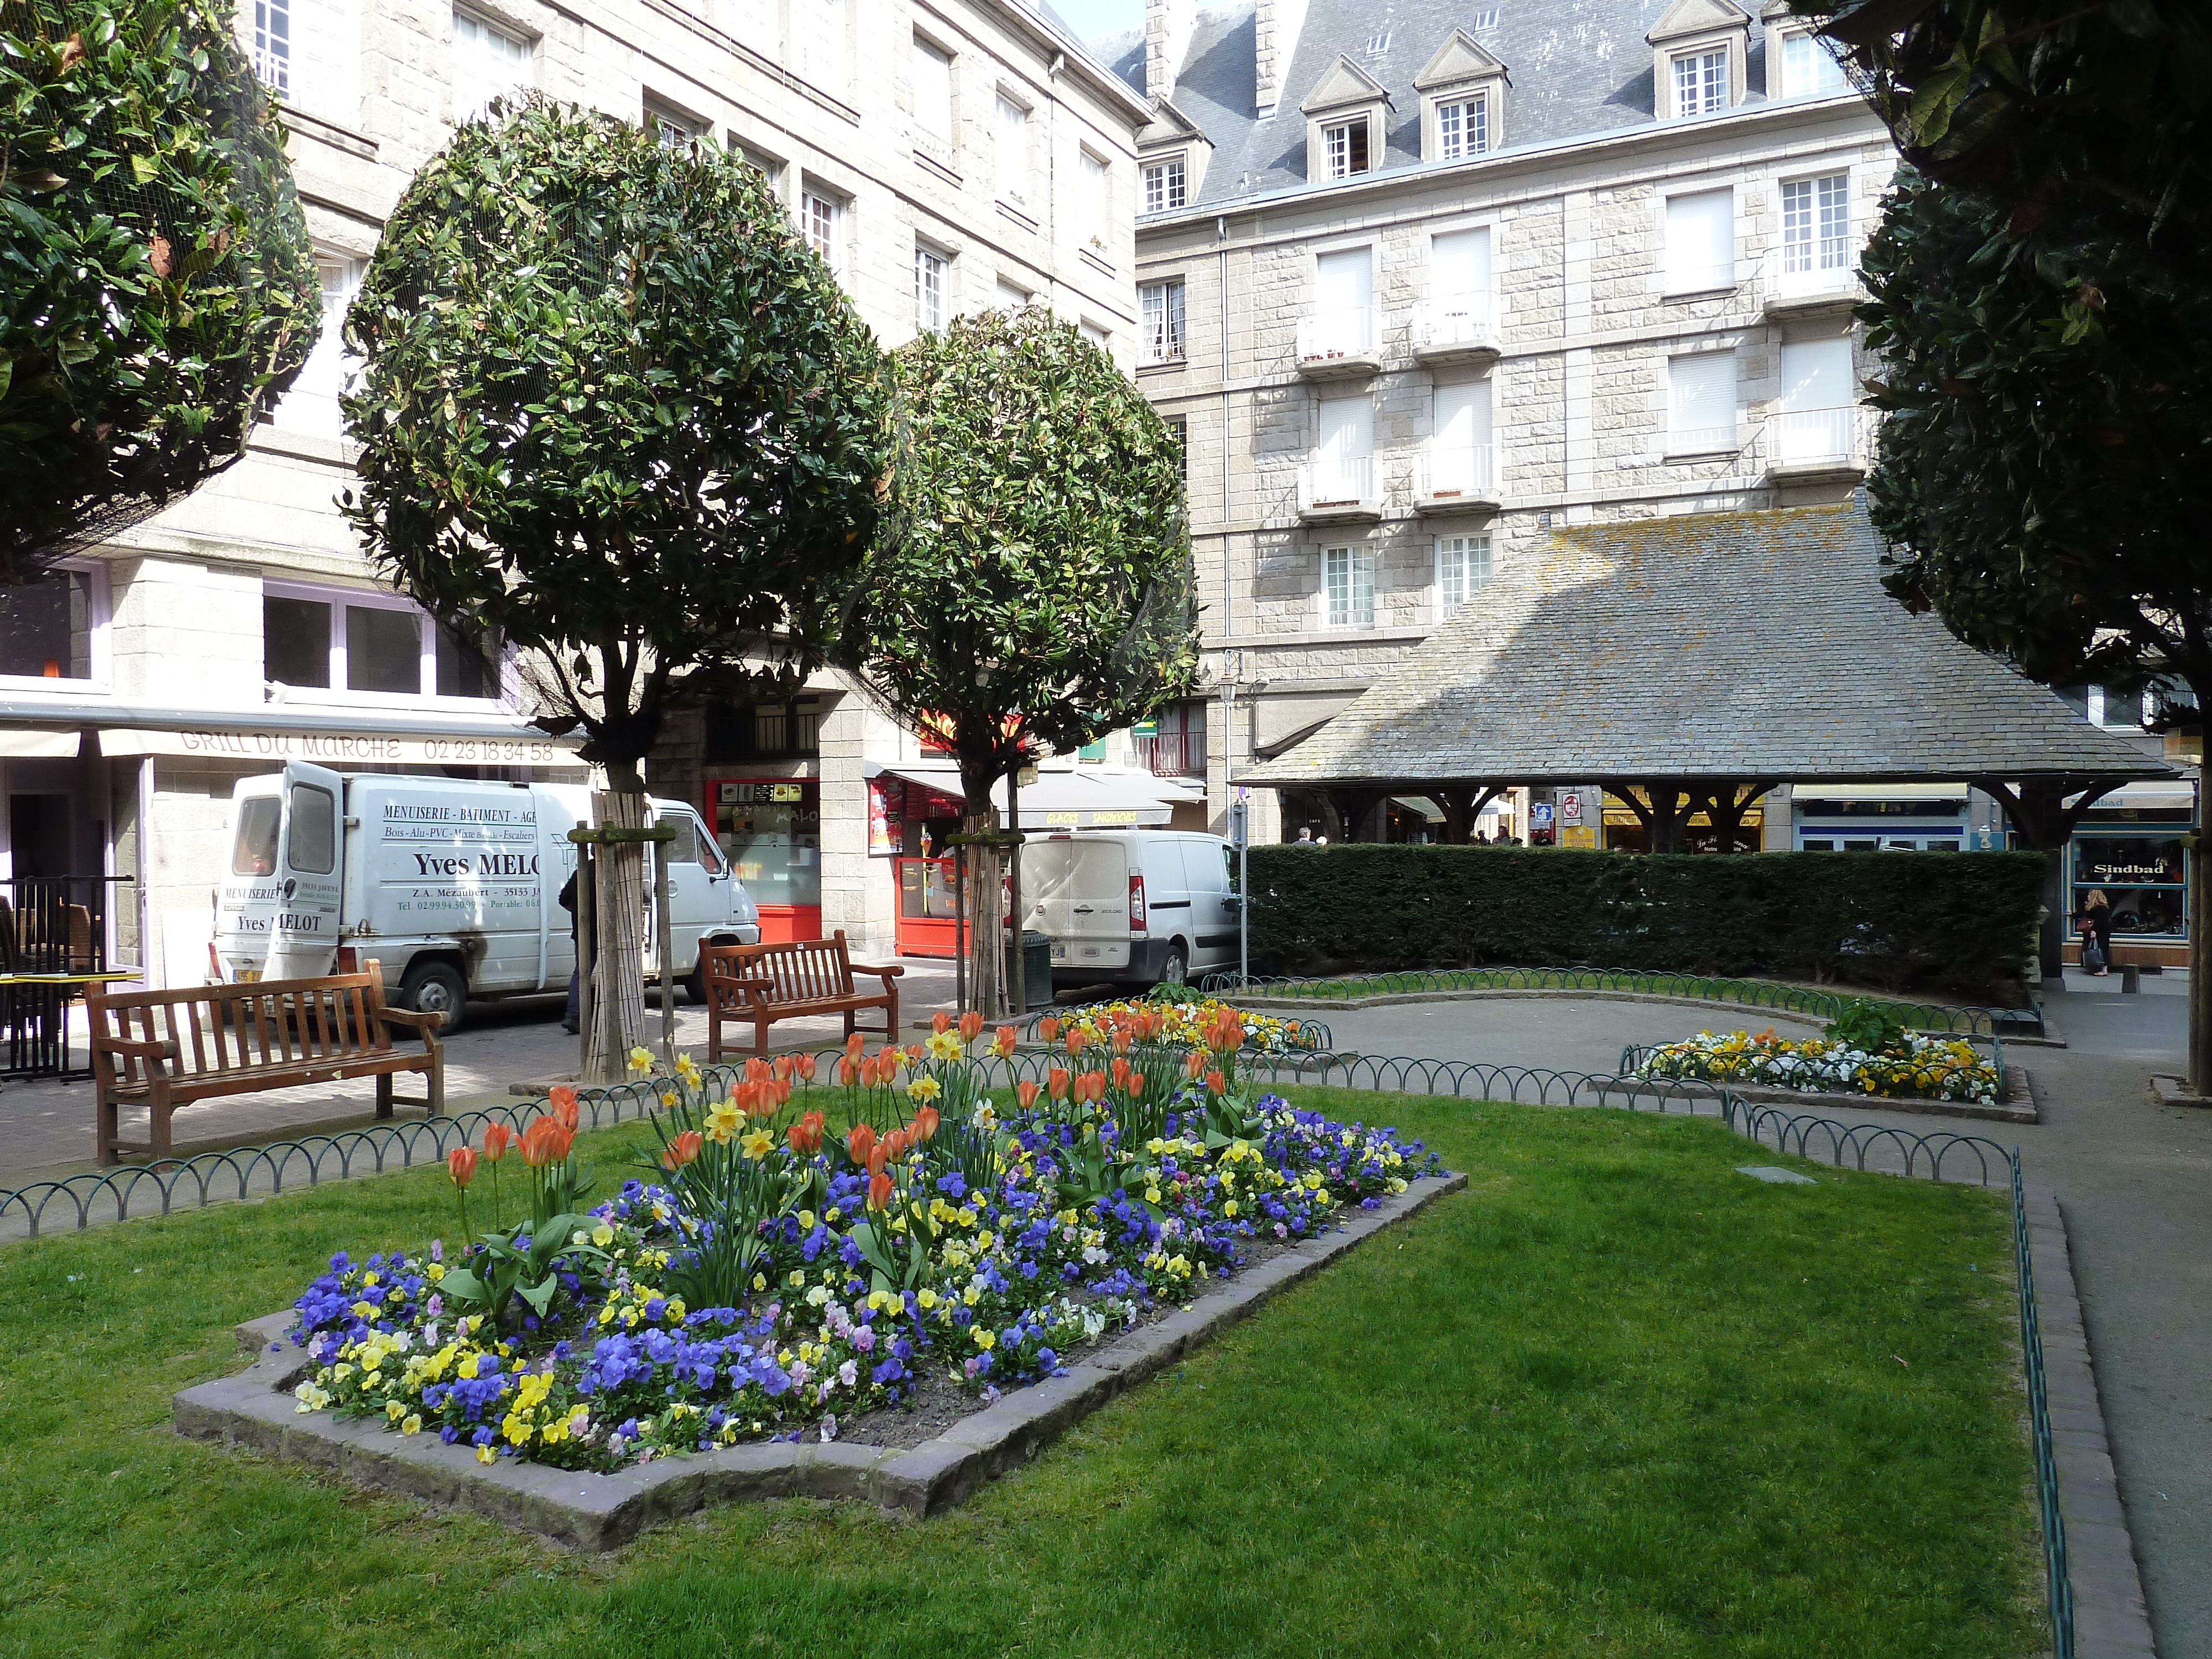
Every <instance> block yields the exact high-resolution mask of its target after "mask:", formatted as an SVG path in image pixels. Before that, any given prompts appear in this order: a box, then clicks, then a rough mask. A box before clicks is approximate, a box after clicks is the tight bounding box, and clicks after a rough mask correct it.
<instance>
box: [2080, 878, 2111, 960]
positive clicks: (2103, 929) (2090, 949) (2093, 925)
mask: <svg viewBox="0 0 2212 1659" xmlns="http://www.w3.org/2000/svg"><path fill="white" fill-rule="evenodd" d="M2075 920H2076V921H2078V922H2079V923H2080V925H2081V966H2082V967H2083V969H2086V970H2087V972H2088V973H2089V974H2090V975H2092V976H2093V977H2095V978H2097V979H2102V978H2104V977H2105V976H2106V974H2108V973H2110V972H2111V971H2112V900H2111V899H2109V898H2107V897H2106V896H2105V890H2104V889H2103V888H2101V887H2093V888H2091V889H2090V890H2089V896H2088V897H2087V898H2086V899H2084V900H2083V901H2082V902H2081V915H2079V916H2078V917H2076V918H2075Z"/></svg>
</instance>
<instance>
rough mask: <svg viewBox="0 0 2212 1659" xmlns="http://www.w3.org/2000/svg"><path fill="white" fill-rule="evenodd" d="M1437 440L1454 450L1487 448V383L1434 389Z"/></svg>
mask: <svg viewBox="0 0 2212 1659" xmlns="http://www.w3.org/2000/svg"><path fill="white" fill-rule="evenodd" d="M1436 430H1437V444H1438V445H1439V446H1441V447H1446V448H1449V449H1451V450H1454V451H1465V450H1468V449H1480V448H1486V447H1488V446H1489V443H1490V382H1489V381H1487V380H1477V381H1474V383H1472V384H1471V385H1468V386H1438V387H1437V428H1436Z"/></svg>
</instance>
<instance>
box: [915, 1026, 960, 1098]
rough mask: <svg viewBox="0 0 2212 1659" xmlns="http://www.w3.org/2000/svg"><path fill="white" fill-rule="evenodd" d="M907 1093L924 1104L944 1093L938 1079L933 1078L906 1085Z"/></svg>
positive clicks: (917, 1079)
mask: <svg viewBox="0 0 2212 1659" xmlns="http://www.w3.org/2000/svg"><path fill="white" fill-rule="evenodd" d="M931 1040H932V1041H935V1039H934V1038H933V1039H931ZM954 1040H955V1041H956V1042H957V1040H958V1039H957V1038H956V1039H954ZM906 1091H907V1093H908V1094H909V1095H910V1096H912V1097H914V1098H915V1099H916V1100H919V1101H923V1102H928V1101H932V1100H934V1099H936V1098H937V1097H938V1096H939V1094H941V1093H942V1092H944V1091H942V1090H941V1089H939V1087H938V1083H937V1079H935V1078H933V1077H918V1078H916V1079H915V1080H914V1081H913V1082H911V1083H909V1084H908V1085H906Z"/></svg>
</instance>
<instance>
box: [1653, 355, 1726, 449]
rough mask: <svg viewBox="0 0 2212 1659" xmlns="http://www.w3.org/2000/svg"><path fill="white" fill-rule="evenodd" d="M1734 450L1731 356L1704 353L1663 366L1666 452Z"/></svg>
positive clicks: (1679, 358) (1675, 359)
mask: <svg viewBox="0 0 2212 1659" xmlns="http://www.w3.org/2000/svg"><path fill="white" fill-rule="evenodd" d="M1734 448H1735V353H1734V352H1732V351H1707V352H1702V353H1700V354H1699V355H1698V356H1694V357H1675V358H1673V359H1670V360H1669V361H1668V364H1667V449H1668V453H1670V454H1676V455H1699V454H1709V453H1715V452H1717V451H1720V450H1724V449H1734Z"/></svg>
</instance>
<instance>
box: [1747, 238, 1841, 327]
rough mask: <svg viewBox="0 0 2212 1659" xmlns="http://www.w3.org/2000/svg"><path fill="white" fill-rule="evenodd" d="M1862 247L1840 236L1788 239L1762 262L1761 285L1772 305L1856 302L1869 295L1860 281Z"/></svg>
mask: <svg viewBox="0 0 2212 1659" xmlns="http://www.w3.org/2000/svg"><path fill="white" fill-rule="evenodd" d="M1858 263H1859V250H1858V247H1857V244H1856V243H1854V242H1852V241H1850V240H1848V239H1846V238H1844V237H1839V236H1823V237H1819V238H1816V239H1814V240H1812V241H1809V242H1785V243H1784V244H1783V245H1782V246H1779V247H1777V248H1771V249H1769V250H1768V252H1767V254H1766V257H1765V258H1764V259H1763V260H1761V261H1760V264H1759V285H1760V287H1761V289H1763V290H1764V295H1765V304H1766V306H1767V307H1769V308H1770V309H1789V308H1802V307H1820V306H1829V305H1834V306H1846V305H1856V304H1857V303H1858V301H1861V300H1863V299H1864V298H1865V297H1866V295H1865V290H1864V289H1863V288H1862V287H1861V286H1860V283H1859V270H1858Z"/></svg>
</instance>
